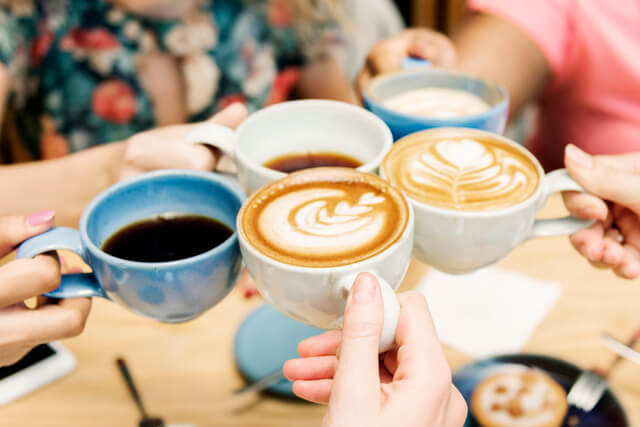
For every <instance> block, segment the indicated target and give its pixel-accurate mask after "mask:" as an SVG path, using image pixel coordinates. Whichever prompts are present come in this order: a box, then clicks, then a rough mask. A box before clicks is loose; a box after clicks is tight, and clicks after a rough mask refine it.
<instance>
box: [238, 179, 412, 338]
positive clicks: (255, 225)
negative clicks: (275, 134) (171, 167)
mask: <svg viewBox="0 0 640 427" xmlns="http://www.w3.org/2000/svg"><path fill="white" fill-rule="evenodd" d="M237 226H238V230H239V233H238V234H239V241H240V250H241V252H242V255H243V258H244V262H245V264H246V267H247V270H248V271H249V273H250V274H251V276H252V277H253V279H254V280H255V281H256V283H257V286H258V289H259V290H260V292H261V294H262V295H263V296H264V297H265V298H266V299H267V300H268V301H269V302H270V303H271V304H273V306H274V307H275V308H276V309H278V310H279V311H280V312H282V313H284V314H286V315H288V316H289V317H291V318H293V319H295V320H298V321H301V322H304V323H307V324H309V325H312V326H315V327H318V328H324V329H335V328H339V327H341V325H342V316H343V314H344V307H345V302H346V297H347V295H348V293H349V290H350V289H351V286H352V285H353V282H354V280H355V277H356V276H357V274H358V273H360V272H370V273H373V274H374V275H375V276H376V277H377V278H378V281H379V283H380V287H381V291H382V297H383V302H384V329H383V332H382V337H381V340H380V348H381V350H386V349H388V348H390V347H391V345H392V344H393V341H394V338H395V332H396V326H397V322H398V315H399V307H400V306H399V304H398V300H397V298H396V295H395V293H394V290H395V288H397V287H398V285H399V284H400V282H401V281H402V278H403V277H404V274H405V271H406V269H407V266H408V264H409V260H410V258H411V253H412V250H413V212H412V209H411V206H410V204H409V202H408V201H407V199H406V197H405V196H404V195H403V194H402V192H401V191H399V190H397V189H396V188H394V187H393V186H391V185H390V184H389V183H388V182H386V181H385V180H383V179H382V178H380V177H378V176H376V175H373V174H369V173H365V172H360V171H356V170H353V169H347V168H315V169H307V170H304V171H301V172H296V173H293V174H290V175H288V176H286V177H285V178H282V179H280V180H278V181H275V182H272V183H271V184H268V185H267V186H265V187H263V188H261V189H260V190H258V191H257V192H256V193H254V194H253V195H252V196H251V197H250V198H249V200H247V202H246V203H245V205H244V206H243V207H242V209H241V210H240V213H239V214H238V221H237Z"/></svg>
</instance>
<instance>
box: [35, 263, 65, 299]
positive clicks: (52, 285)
mask: <svg viewBox="0 0 640 427" xmlns="http://www.w3.org/2000/svg"><path fill="white" fill-rule="evenodd" d="M34 261H35V263H34V265H33V266H32V268H33V272H34V273H35V278H34V279H35V280H36V281H37V282H38V288H40V289H44V290H45V292H49V291H52V290H54V289H56V288H57V287H58V286H60V271H59V269H58V267H57V265H56V264H55V261H54V260H52V259H48V258H47V257H44V256H40V257H38V258H37V259H35V260H34Z"/></svg>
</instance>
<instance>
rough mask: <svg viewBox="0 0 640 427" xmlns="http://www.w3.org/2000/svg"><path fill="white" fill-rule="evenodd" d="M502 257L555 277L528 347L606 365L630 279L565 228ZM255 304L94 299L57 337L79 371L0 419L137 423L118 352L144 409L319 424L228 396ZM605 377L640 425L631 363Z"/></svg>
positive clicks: (237, 421)
mask: <svg viewBox="0 0 640 427" xmlns="http://www.w3.org/2000/svg"><path fill="white" fill-rule="evenodd" d="M561 210H562V208H561V203H560V200H559V199H558V198H554V199H552V200H551V202H550V204H549V206H548V207H547V209H545V214H551V213H556V214H557V213H558V212H560V211H561ZM500 267H501V268H505V269H509V270H517V271H520V272H522V273H525V274H528V275H530V276H532V277H536V278H540V279H547V280H553V281H556V282H558V283H561V284H562V285H563V294H562V296H561V298H560V299H559V301H558V302H557V304H556V305H555V306H554V307H553V309H552V310H551V312H550V314H549V315H548V316H547V317H546V318H545V320H544V322H543V323H542V325H541V326H540V327H539V328H538V329H537V331H536V332H535V334H534V336H533V338H532V339H531V340H530V342H529V343H528V344H527V346H526V349H525V350H526V351H529V352H537V353H545V354H549V355H552V356H556V357H560V358H563V359H566V360H568V361H571V362H573V363H576V364H577V365H579V366H582V367H593V366H606V365H607V364H608V363H610V362H611V360H612V358H613V355H612V353H611V352H610V351H609V350H607V349H606V348H605V347H604V346H603V345H602V343H601V341H600V339H599V335H600V333H601V332H602V331H607V332H609V333H611V334H613V335H614V336H617V337H619V338H622V339H624V340H626V339H627V338H628V337H629V336H630V335H631V334H632V333H633V331H634V330H635V329H636V328H637V327H639V326H640V310H639V309H638V308H639V306H640V284H639V283H638V281H623V280H621V279H617V278H615V277H614V276H613V274H612V273H610V272H608V271H601V270H596V269H594V268H592V267H591V266H589V264H588V263H587V262H586V261H584V260H583V259H582V258H581V257H580V256H578V254H577V253H576V252H574V250H573V249H572V248H571V246H570V244H569V243H568V241H567V239H566V238H548V239H537V240H531V241H529V242H527V243H525V244H524V245H522V246H521V247H520V248H518V249H517V250H516V251H514V252H513V253H512V254H511V255H510V256H509V257H508V258H507V259H505V260H504V261H503V262H502V263H501V264H500ZM426 271H427V268H426V267H425V266H424V265H421V264H419V263H417V262H414V263H413V264H412V266H411V268H410V271H409V274H408V276H407V278H406V280H405V283H403V285H402V288H403V289H409V288H411V287H412V286H414V285H415V283H416V282H417V281H418V280H419V278H420V277H421V276H422V275H423V274H424V273H425V272H426ZM261 303H262V301H261V300H260V299H259V298H254V299H253V300H250V301H247V300H245V299H244V298H243V297H242V295H241V292H240V291H239V290H235V291H234V292H233V293H232V294H231V295H229V297H227V298H226V299H225V300H224V301H223V302H222V303H221V304H219V305H218V306H217V307H215V308H214V309H212V310H210V311H209V312H208V313H206V314H205V315H203V316H202V317H200V318H198V319H196V320H194V321H191V322H188V323H186V324H180V325H164V324H159V323H156V322H154V321H151V320H147V319H144V318H141V317H138V316H136V315H133V314H131V313H129V312H128V311H126V310H125V309H123V308H121V307H119V306H117V305H115V304H112V303H109V302H106V301H103V300H96V301H95V302H94V306H93V312H92V314H91V317H90V319H89V322H88V324H87V327H86V330H85V331H84V333H83V334H82V335H81V336H80V337H77V338H74V339H70V340H68V341H67V342H66V344H67V346H68V347H69V348H70V349H71V350H72V351H73V352H74V353H75V354H76V356H77V358H78V367H77V369H76V371H75V372H74V373H73V374H72V375H70V376H68V377H66V378H64V379H62V380H60V381H59V382H57V383H55V384H53V385H51V386H49V387H47V388H44V389H42V390H40V391H38V392H36V393H34V394H32V395H30V396H28V397H26V398H23V399H22V400H20V401H18V402H15V403H13V404H11V405H10V406H8V407H5V408H0V426H2V427H5V426H6V427H18V426H21V427H48V426H56V427H58V426H60V427H62V426H65V427H76V426H77V427H88V426H105V427H106V426H109V427H111V426H122V427H127V426H131V427H134V426H136V425H137V421H138V414H137V412H136V409H135V407H134V405H133V403H132V401H131V399H130V397H129V395H128V394H127V391H126V389H125V387H124V385H123V382H122V379H121V378H120V376H119V373H118V372H117V370H116V368H115V365H114V358H115V357H116V356H118V355H123V356H125V357H126V358H127V360H128V363H129V367H130V368H131V370H132V372H133V375H134V377H135V379H136V381H137V382H138V385H139V387H140V389H141V391H142V393H143V397H144V400H145V402H146V404H147V406H148V409H149V412H151V413H152V414H158V415H162V416H163V417H165V419H166V420H167V421H169V422H188V423H194V424H196V425H197V426H199V427H203V426H243V427H251V426H256V427H257V426H274V427H275V426H278V427H286V426H296V427H304V426H318V425H319V423H320V420H321V418H322V415H323V413H324V408H323V407H321V406H316V405H312V404H307V403H303V402H299V401H290V400H284V399H278V398H274V397H267V396H253V397H249V398H248V399H244V400H242V401H234V400H232V399H231V397H230V394H231V391H232V390H234V389H235V388H237V387H239V386H241V385H242V384H243V380H242V378H241V376H240V375H239V374H238V372H237V371H236V369H235V365H234V361H233V354H232V343H233V337H234V333H235V330H236V328H237V327H238V326H239V325H240V323H241V322H242V320H243V318H244V317H245V316H246V315H247V314H248V313H250V312H251V311H252V310H254V309H255V308H256V307H258V306H259V305H260V304H261ZM487 333H490V331H487ZM446 354H447V357H448V359H449V361H450V363H451V367H452V369H456V368H457V367H459V366H460V365H462V364H464V363H466V362H469V361H470V360H471V359H470V358H469V357H468V356H465V355H464V354H462V353H460V352H458V351H455V350H451V349H446ZM611 383H612V387H613V389H614V391H615V392H616V393H617V395H618V397H619V398H620V400H621V402H622V404H623V405H624V406H625V407H626V408H627V410H628V413H629V416H630V419H631V420H630V421H631V425H640V366H637V365H634V364H632V363H631V362H628V361H624V362H622V363H621V364H620V365H619V366H618V368H617V369H616V371H615V372H614V374H613V376H612V377H611Z"/></svg>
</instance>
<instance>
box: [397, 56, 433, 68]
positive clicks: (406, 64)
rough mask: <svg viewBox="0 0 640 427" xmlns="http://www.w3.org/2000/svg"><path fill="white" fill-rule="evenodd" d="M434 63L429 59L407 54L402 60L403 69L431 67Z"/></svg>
mask: <svg viewBox="0 0 640 427" xmlns="http://www.w3.org/2000/svg"><path fill="white" fill-rule="evenodd" d="M432 66H433V64H432V63H431V61H429V60H427V59H422V58H417V57H415V56H407V57H405V58H404V59H403V60H402V69H403V70H412V69H414V68H430V67H432Z"/></svg>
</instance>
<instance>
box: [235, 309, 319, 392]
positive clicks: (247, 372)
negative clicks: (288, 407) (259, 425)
mask: <svg viewBox="0 0 640 427" xmlns="http://www.w3.org/2000/svg"><path fill="white" fill-rule="evenodd" d="M323 332H325V331H324V330H322V329H317V328H314V327H312V326H309V325H305V324H304V323H300V322H296V321H295V320H292V319H290V318H288V317H287V316H285V315H284V314H281V313H280V312H279V311H277V310H276V309H275V308H273V307H272V306H271V305H269V304H265V305H263V306H262V307H260V308H258V309H257V310H256V311H254V312H253V313H251V314H250V315H249V316H248V317H247V318H246V319H245V320H244V322H242V325H240V328H239V329H238V332H237V333H236V338H235V343H234V349H233V350H234V353H235V358H236V364H237V366H238V369H239V370H240V372H241V373H242V375H244V376H245V378H247V379H248V380H249V381H251V382H254V381H257V380H259V379H261V378H264V377H266V376H268V375H269V374H271V373H273V372H275V371H277V370H278V369H280V368H282V364H283V363H284V362H286V361H287V360H289V359H294V358H296V357H298V343H299V342H300V341H302V340H304V339H305V338H309V337H312V336H314V335H318V334H321V333H323ZM269 391H271V392H273V393H277V394H281V395H284V396H287V397H295V395H294V394H293V391H292V389H291V382H290V381H288V380H286V379H285V380H282V381H280V382H279V383H277V384H274V385H273V386H271V387H270V388H269Z"/></svg>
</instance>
